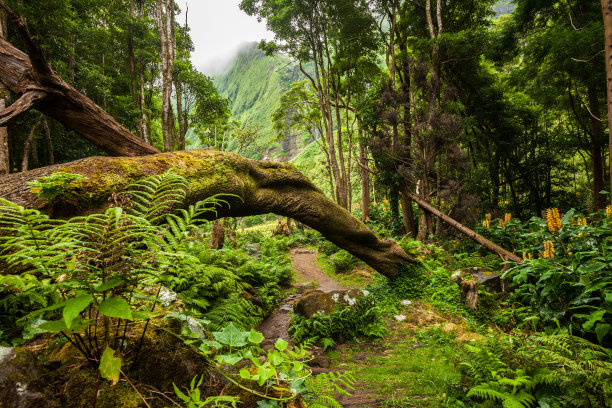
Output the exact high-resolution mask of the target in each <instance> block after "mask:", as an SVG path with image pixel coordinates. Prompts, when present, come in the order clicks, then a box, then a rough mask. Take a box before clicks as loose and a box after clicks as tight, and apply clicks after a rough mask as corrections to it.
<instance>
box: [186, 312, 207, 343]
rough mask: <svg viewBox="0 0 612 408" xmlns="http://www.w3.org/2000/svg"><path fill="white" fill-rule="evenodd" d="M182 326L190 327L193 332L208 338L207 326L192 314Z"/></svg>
mask: <svg viewBox="0 0 612 408" xmlns="http://www.w3.org/2000/svg"><path fill="white" fill-rule="evenodd" d="M182 327H183V328H187V329H189V331H190V332H192V333H197V334H198V335H199V336H200V338H206V328H204V325H203V324H202V323H200V322H198V321H197V320H196V319H194V318H193V317H191V316H189V317H187V319H185V320H183V324H182Z"/></svg>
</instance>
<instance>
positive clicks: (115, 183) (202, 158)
mask: <svg viewBox="0 0 612 408" xmlns="http://www.w3.org/2000/svg"><path fill="white" fill-rule="evenodd" d="M170 168H176V169H178V170H179V171H180V172H181V173H182V174H183V176H185V178H186V179H187V181H188V183H189V185H188V191H187V198H186V201H185V204H186V205H189V204H193V203H195V202H197V201H199V200H203V199H205V198H207V197H211V196H213V195H216V194H220V193H224V194H233V195H236V196H238V197H240V198H229V199H228V202H229V206H223V207H221V208H219V209H218V211H217V214H216V215H214V216H212V215H211V218H213V217H214V218H217V217H244V216H250V215H258V214H268V213H275V214H278V215H282V216H285V217H291V218H293V219H295V220H298V221H299V222H301V223H303V224H306V225H308V226H309V227H311V228H313V229H316V230H317V231H319V232H321V233H322V234H323V235H324V236H325V237H326V238H327V239H329V240H330V241H331V242H333V243H334V244H336V245H337V246H339V247H340V248H343V249H345V250H347V251H348V252H350V253H351V254H353V255H354V256H356V257H358V258H359V259H361V260H363V261H364V262H366V263H367V264H368V265H370V266H371V267H373V268H374V269H376V270H377V271H378V272H380V273H381V274H383V275H385V276H388V277H396V276H398V275H399V274H400V272H401V270H402V266H403V265H404V264H406V263H407V262H415V261H414V259H413V258H412V257H410V256H409V255H408V254H406V253H405V252H404V251H403V250H402V248H401V247H400V246H399V245H398V244H397V243H395V242H394V241H392V240H381V239H379V238H378V237H377V236H376V235H375V234H374V233H373V232H372V231H371V230H370V229H369V228H368V227H367V226H366V225H365V224H363V223H362V222H361V221H359V220H358V219H357V218H355V217H353V215H352V214H351V213H350V212H348V211H347V210H346V209H344V208H342V207H340V206H338V205H337V204H336V203H334V202H333V201H332V200H330V199H329V198H327V197H326V196H325V194H323V192H322V191H321V190H319V189H318V188H317V187H316V186H315V185H314V184H313V183H312V182H311V181H310V180H308V178H306V177H305V176H304V175H303V174H302V173H300V171H299V170H298V169H297V168H296V167H295V166H293V165H292V164H289V163H275V162H267V161H257V160H251V159H246V158H244V157H242V156H238V155H236V154H233V153H227V152H220V151H215V150H188V151H181V152H175V153H163V154H156V155H149V156H142V157H89V158H86V159H81V160H77V161H74V162H71V163H66V164H61V165H55V166H49V167H44V168H40V169H35V170H30V171H27V172H23V173H16V174H10V175H8V176H4V177H2V178H0V197H2V198H5V199H8V200H10V201H13V202H15V203H17V204H19V205H22V206H24V207H28V208H37V207H39V206H40V202H39V201H38V198H37V196H36V195H34V194H32V193H31V192H30V191H29V189H28V188H27V183H28V182H30V181H34V180H36V179H38V178H40V177H43V176H49V175H50V174H52V173H53V172H55V171H63V172H68V173H76V174H81V175H84V176H86V177H87V178H88V179H87V180H85V181H81V182H79V186H78V187H75V191H73V192H72V193H73V194H72V196H73V197H75V198H76V200H77V202H75V203H73V205H72V206H71V207H70V212H71V213H72V214H70V215H76V214H85V213H90V212H93V211H100V210H102V209H104V208H105V207H107V206H108V204H109V203H108V198H109V197H110V196H111V195H112V194H113V193H117V192H121V191H123V190H124V189H125V187H127V186H128V185H129V184H130V183H133V182H135V181H137V180H140V179H142V178H144V177H147V176H150V175H153V174H161V173H163V172H165V171H166V170H168V169H170ZM65 215H68V214H65Z"/></svg>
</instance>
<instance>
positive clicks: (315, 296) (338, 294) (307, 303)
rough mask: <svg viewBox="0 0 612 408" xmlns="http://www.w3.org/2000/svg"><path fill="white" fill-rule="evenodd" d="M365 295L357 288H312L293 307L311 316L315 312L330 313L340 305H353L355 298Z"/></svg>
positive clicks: (297, 311) (296, 310)
mask: <svg viewBox="0 0 612 408" xmlns="http://www.w3.org/2000/svg"><path fill="white" fill-rule="evenodd" d="M363 296H365V294H364V293H363V291H361V290H359V289H349V290H334V291H332V292H322V291H320V290H314V291H312V292H310V293H308V294H306V295H304V296H303V297H302V298H301V299H300V300H299V301H298V302H297V303H296V304H295V305H294V307H293V311H294V312H295V313H299V314H302V315H304V316H306V317H308V318H311V317H312V316H313V315H314V314H315V313H324V314H330V313H332V312H333V311H334V310H336V309H338V306H340V305H347V306H353V305H354V304H355V303H356V302H357V299H359V298H361V297H363Z"/></svg>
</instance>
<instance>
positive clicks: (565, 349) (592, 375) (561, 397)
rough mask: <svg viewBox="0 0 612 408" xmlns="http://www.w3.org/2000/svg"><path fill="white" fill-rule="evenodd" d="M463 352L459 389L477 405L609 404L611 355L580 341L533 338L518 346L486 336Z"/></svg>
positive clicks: (514, 341) (566, 337)
mask: <svg viewBox="0 0 612 408" xmlns="http://www.w3.org/2000/svg"><path fill="white" fill-rule="evenodd" d="M465 351H466V353H467V354H466V355H464V356H462V357H461V362H460V367H461V369H462V371H463V373H464V378H463V387H464V389H466V388H469V391H468V392H467V394H465V397H467V398H469V399H471V401H472V403H476V404H477V405H476V406H479V407H494V406H499V404H501V405H502V406H504V407H506V406H507V407H535V406H550V407H565V406H572V407H592V406H601V407H607V406H609V404H608V402H607V401H610V392H612V389H611V388H610V385H609V384H610V381H609V379H610V377H611V376H612V356H611V355H610V351H609V350H607V349H604V348H602V347H600V346H597V345H595V344H593V343H590V342H589V341H587V340H584V339H582V338H579V337H575V336H569V335H555V336H538V337H533V338H532V339H530V340H528V341H527V342H523V341H521V340H520V339H516V338H512V339H511V341H507V340H505V339H497V338H494V337H489V338H488V339H487V341H486V342H484V343H473V344H469V345H466V346H465ZM462 399H463V400H464V401H466V402H467V401H468V400H466V399H464V398H463V397H459V400H462ZM476 401H482V402H480V403H477V402H476Z"/></svg>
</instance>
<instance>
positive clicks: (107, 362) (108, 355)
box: [99, 347, 121, 385]
mask: <svg viewBox="0 0 612 408" xmlns="http://www.w3.org/2000/svg"><path fill="white" fill-rule="evenodd" d="M99 370H100V375H101V376H102V378H106V379H107V380H109V381H110V382H111V383H112V384H113V385H115V384H116V383H117V381H119V374H120V373H121V359H120V358H119V357H115V350H113V349H112V348H110V347H106V350H104V353H102V358H101V359H100V367H99Z"/></svg>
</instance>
